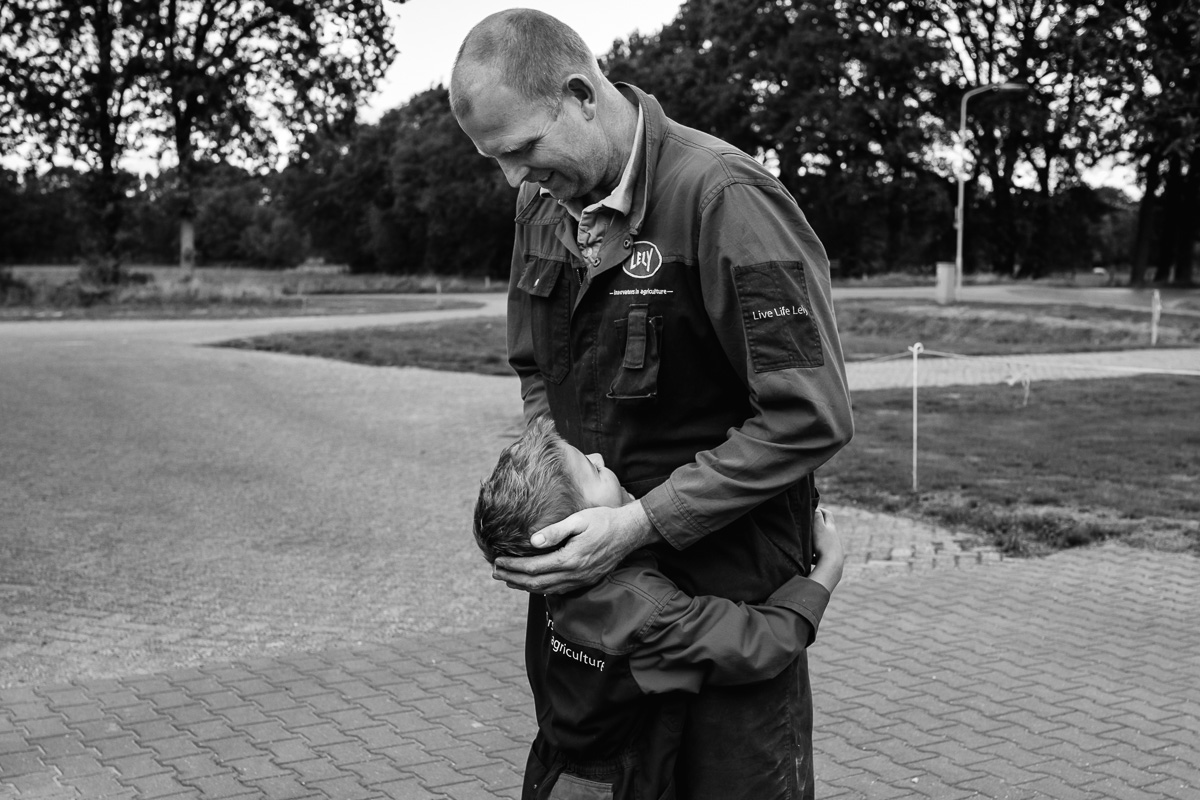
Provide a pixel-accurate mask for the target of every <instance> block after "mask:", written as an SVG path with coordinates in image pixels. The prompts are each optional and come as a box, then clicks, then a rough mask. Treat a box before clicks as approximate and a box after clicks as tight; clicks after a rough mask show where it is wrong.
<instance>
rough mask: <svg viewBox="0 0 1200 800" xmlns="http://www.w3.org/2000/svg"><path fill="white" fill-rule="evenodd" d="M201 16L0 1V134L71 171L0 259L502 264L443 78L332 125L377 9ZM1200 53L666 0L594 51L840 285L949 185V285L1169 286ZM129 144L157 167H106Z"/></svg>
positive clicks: (51, 175)
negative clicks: (1079, 276)
mask: <svg viewBox="0 0 1200 800" xmlns="http://www.w3.org/2000/svg"><path fill="white" fill-rule="evenodd" d="M217 3H218V0H127V1H126V2H115V0H109V1H108V2H105V3H98V2H95V1H94V0H93V1H92V2H82V3H65V2H60V1H58V0H15V1H14V2H11V3H8V4H6V5H3V6H0V44H3V45H4V47H2V48H0V140H3V141H2V142H0V144H4V145H7V146H9V147H19V148H22V149H23V151H24V152H27V153H33V152H42V153H43V154H45V153H48V152H49V151H50V150H51V149H54V148H58V150H59V151H60V152H61V151H64V150H65V152H67V153H69V154H70V155H71V156H72V157H73V158H74V159H75V160H76V162H77V168H73V169H62V168H57V169H56V170H52V171H50V172H48V173H44V174H42V175H38V174H36V173H34V172H29V173H25V174H20V175H18V174H16V173H13V172H10V171H4V172H3V173H0V178H2V180H0V220H3V222H2V223H0V262H8V263H13V262H17V261H30V260H33V261H64V260H71V259H76V258H80V257H88V256H89V254H94V253H102V254H105V259H103V260H104V261H105V262H106V263H115V260H116V259H118V258H132V259H134V260H146V259H150V260H154V261H162V260H166V259H170V258H171V257H172V256H171V253H172V251H173V250H178V249H179V247H180V244H179V243H180V242H181V241H187V239H186V236H185V235H184V234H185V233H186V230H191V229H192V228H191V227H190V226H193V225H194V229H195V231H196V232H197V233H198V236H199V239H198V243H197V246H196V248H195V253H194V255H195V258H196V259H198V260H199V262H200V263H207V264H212V263H254V264H260V265H271V266H280V267H286V266H290V265H294V264H296V263H299V262H300V261H303V260H304V259H305V258H310V257H317V258H324V259H325V260H326V261H329V262H334V263H343V264H349V265H351V267H352V268H353V269H355V270H356V271H362V272H367V271H386V272H389V273H396V274H399V273H415V272H438V273H442V274H461V275H487V276H490V277H494V278H500V277H502V276H503V275H504V274H505V272H506V270H507V260H508V254H509V250H510V244H511V219H512V207H511V204H512V198H513V193H512V190H511V189H509V188H508V187H507V186H506V184H505V182H504V180H503V178H502V176H501V174H500V172H499V170H497V169H496V168H495V167H494V165H491V164H489V162H487V160H485V159H481V158H479V157H478V155H477V154H476V153H475V151H474V149H473V148H472V146H471V144H470V142H469V140H468V139H467V138H466V137H465V136H464V135H462V134H461V132H460V131H459V130H458V128H457V125H456V124H455V122H454V119H453V117H452V115H451V114H450V112H449V109H448V106H447V104H446V98H445V90H444V89H443V88H441V87H438V88H436V89H431V90H429V91H427V92H423V93H421V94H419V95H417V96H415V97H413V98H412V99H411V100H410V101H409V102H407V103H406V104H404V105H403V106H401V107H400V108H397V109H394V110H392V111H390V112H388V113H387V114H385V115H384V116H383V118H382V119H380V121H379V122H378V123H376V124H371V125H362V124H357V123H356V122H355V119H354V106H355V103H356V102H357V101H358V100H359V99H361V96H362V94H363V93H364V92H365V91H367V90H368V89H369V88H370V87H371V86H372V85H373V81H374V80H375V79H377V78H378V77H379V75H381V74H382V69H383V66H384V65H385V64H386V61H387V60H388V58H390V55H391V49H390V47H391V46H390V44H388V42H387V41H386V32H387V21H386V19H385V16H384V14H383V11H382V10H381V8H382V7H381V4H380V2H379V0H370V1H369V2H360V1H359V0H334V1H332V2H329V3H324V4H295V3H277V2H274V0H271V1H270V2H268V0H233V1H232V2H226V3H224V4H223V5H221V9H222V10H223V11H228V13H222V14H216V13H214V12H215V10H216V8H217ZM35 12H36V13H35ZM135 28H136V29H135ZM105 37H107V38H105ZM330 37H332V38H330ZM1197 37H1200V6H1197V4H1196V3H1195V2H1194V0H1119V1H1118V2H1101V1H1100V0H1089V2H1081V3H1071V2H1065V0H989V2H986V3H976V4H963V3H957V2H951V0H861V1H855V2H851V0H689V2H686V3H684V4H683V5H682V6H681V7H680V9H679V12H678V14H677V16H676V18H675V19H674V20H672V22H671V23H669V24H668V25H666V26H664V27H663V28H662V29H661V30H659V31H657V32H653V33H649V34H639V33H635V34H633V35H631V36H630V37H629V38H628V39H626V40H618V41H617V42H614V45H613V48H612V50H611V51H610V52H609V53H608V54H607V55H606V56H605V57H604V58H603V59H602V61H603V64H604V67H605V68H606V69H607V70H608V72H609V74H610V76H611V77H613V78H614V79H616V80H626V81H630V82H632V83H635V84H637V85H639V86H640V87H641V88H643V89H646V90H648V91H650V92H652V93H654V94H655V96H656V97H658V98H659V100H660V102H662V103H663V105H664V107H665V108H666V110H667V112H668V114H670V115H671V116H672V117H673V118H674V119H676V120H678V121H680V122H682V123H684V124H688V125H691V126H694V127H696V128H699V129H702V130H705V131H709V132H712V133H714V134H716V135H717V136H720V137H722V138H724V139H726V140H728V141H730V142H731V143H733V144H735V145H737V146H738V147H741V148H742V149H744V150H745V151H747V152H749V153H751V154H752V155H755V156H756V157H759V158H761V159H762V160H763V161H764V162H765V163H766V164H768V166H770V167H771V168H773V169H776V170H777V171H778V174H779V175H780V178H781V180H782V181H783V182H784V183H785V185H787V187H788V188H789V189H790V191H791V192H792V193H793V194H794V195H795V196H796V198H797V200H798V201H799V203H800V205H801V207H802V208H803V209H804V211H805V213H806V215H807V216H808V218H809V220H810V222H811V223H812V224H813V227H814V228H815V229H816V231H817V233H818V235H819V236H820V237H821V239H822V242H823V243H824V245H825V246H826V249H827V250H828V252H829V254H830V256H831V259H832V261H833V264H834V267H835V274H836V275H839V276H861V275H869V274H876V273H879V272H883V271H892V270H905V271H909V272H914V273H917V272H926V273H928V272H932V268H933V264H934V263H935V262H937V261H948V260H951V259H952V258H953V255H954V251H955V230H954V225H953V218H954V206H955V204H956V199H957V198H956V196H955V191H956V186H955V182H956V178H957V174H958V170H959V169H960V168H962V169H964V170H965V175H966V176H967V181H966V184H965V188H966V203H965V205H966V222H967V224H966V226H965V233H966V236H965V242H964V260H965V266H966V268H967V270H968V271H969V272H970V271H984V270H988V271H994V272H996V273H999V274H1001V275H1006V276H1007V275H1016V276H1018V277H1038V276H1042V275H1045V274H1047V273H1048V272H1049V271H1070V272H1080V271H1088V270H1089V269H1090V268H1091V267H1092V266H1093V265H1096V264H1105V265H1111V264H1118V263H1121V264H1123V263H1125V262H1127V261H1132V263H1133V270H1132V273H1131V274H1132V278H1131V280H1132V281H1133V282H1135V283H1136V282H1141V281H1144V280H1146V279H1148V278H1151V276H1149V275H1148V274H1147V269H1148V265H1150V264H1157V266H1158V270H1157V272H1156V273H1155V274H1154V275H1153V276H1152V279H1155V280H1160V281H1162V280H1166V279H1167V278H1171V279H1172V280H1173V281H1175V282H1176V283H1179V284H1187V283H1188V282H1189V281H1190V280H1191V270H1192V262H1193V260H1194V256H1193V248H1194V240H1195V233H1196V231H1197V230H1198V229H1200V224H1198V223H1200V163H1196V162H1197V161H1198V160H1200V149H1197V148H1196V147H1195V140H1196V120H1197V119H1200V84H1198V81H1200V77H1198V76H1200V70H1197V69H1196V63H1195V53H1196V52H1200V39H1198V38H1197ZM104 42H107V43H108V44H107V45H104ZM102 45H103V46H102ZM105 54H107V56H106V55H105ZM106 65H107V66H106ZM5 66H7V70H5V69H3V68H4V67H5ZM1001 81H1016V82H1018V83H1019V84H1020V85H1022V86H1024V87H1026V89H1025V91H1021V92H1003V93H997V92H984V93H982V94H979V95H978V96H973V99H972V100H971V103H970V107H969V109H968V113H967V114H966V130H967V135H966V137H965V141H960V140H959V136H958V134H957V130H958V126H959V122H960V113H961V110H962V105H961V103H962V100H963V98H964V96H965V94H966V92H967V91H968V90H969V89H971V88H973V87H976V88H977V87H979V86H981V85H987V84H993V83H996V82H1001ZM285 128H286V130H287V131H288V132H289V135H290V136H291V137H292V139H293V140H294V142H295V145H294V147H291V148H290V158H289V160H288V162H287V164H286V165H285V166H283V167H282V168H281V169H279V170H278V171H276V170H275V169H272V168H271V167H272V166H274V165H276V164H278V163H279V161H278V157H279V156H280V155H281V153H282V152H283V149H287V148H282V146H281V145H280V144H279V142H278V141H277V139H276V138H275V137H274V136H273V135H271V134H272V131H273V130H281V131H282V130H284V129H285ZM146 143H149V146H150V149H151V150H152V151H154V150H157V151H172V152H174V153H175V154H176V156H177V158H176V162H177V163H176V164H175V165H174V166H171V167H169V168H166V169H163V170H162V171H161V173H160V174H158V175H154V176H140V177H139V176H133V175H129V174H127V173H124V172H122V171H121V170H119V169H117V168H116V167H115V164H116V161H115V160H114V159H116V158H118V157H119V156H120V154H122V153H124V152H126V151H128V150H130V149H136V147H142V146H143V145H145V144H146ZM135 146H136V147H135ZM281 148H282V149H281ZM143 149H144V148H143ZM960 153H965V154H969V155H968V156H967V157H966V158H965V159H963V161H964V162H965V163H961V164H960V163H959V158H958V155H959V154H960ZM160 155H161V152H160ZM1114 157H1115V158H1118V159H1120V158H1125V159H1127V160H1136V161H1137V162H1138V163H1140V164H1141V166H1142V169H1143V175H1144V180H1145V188H1146V197H1147V200H1146V202H1143V203H1140V204H1138V205H1134V204H1133V202H1132V201H1131V200H1129V199H1128V198H1124V197H1117V196H1114V195H1113V194H1112V193H1111V192H1106V191H1104V190H1096V189H1093V188H1091V187H1089V186H1087V185H1086V184H1085V183H1084V182H1083V180H1082V175H1083V173H1084V171H1085V170H1086V169H1087V168H1089V167H1091V166H1093V165H1095V164H1097V163H1100V162H1101V161H1102V160H1103V159H1107V158H1114ZM161 163H169V162H161ZM106 164H107V165H108V166H105V165H106ZM233 164H236V165H238V166H236V167H235V166H231V165H233ZM1135 212H1136V216H1135ZM179 220H184V221H185V222H186V223H187V225H186V226H184V227H185V228H186V230H185V231H181V232H180V233H179V234H177V233H175V232H172V231H171V230H170V227H171V226H172V225H174V224H175V223H176V222H177V221H179ZM1135 233H1136V240H1135V239H1134V238H1133V237H1134V234H1135ZM92 260H93V261H95V260H97V259H95V258H93V259H92Z"/></svg>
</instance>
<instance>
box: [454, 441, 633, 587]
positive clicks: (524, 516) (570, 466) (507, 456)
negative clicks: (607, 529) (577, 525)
mask: <svg viewBox="0 0 1200 800" xmlns="http://www.w3.org/2000/svg"><path fill="white" fill-rule="evenodd" d="M631 499H632V498H631V497H630V496H629V494H628V493H627V492H626V491H625V490H624V489H622V488H621V483H620V481H618V480H617V476H616V475H614V474H613V471H612V470H610V469H608V468H606V467H605V466H604V459H603V458H601V457H600V455H599V454H598V453H593V454H592V455H590V456H585V455H584V454H583V453H581V452H580V451H579V450H578V449H576V448H575V447H572V446H571V445H569V444H567V443H566V442H565V441H563V439H562V437H560V436H559V435H558V433H557V432H556V431H555V430H554V423H552V422H551V421H550V420H549V418H547V417H541V418H539V419H536V420H534V421H533V422H532V423H531V424H530V425H529V427H528V428H527V429H526V430H525V433H523V434H522V435H521V438H520V439H517V441H515V442H513V443H512V444H510V445H509V446H508V447H506V448H504V451H503V452H501V453H500V460H499V461H498V462H497V464H496V469H495V470H493V472H492V475H491V477H489V478H488V479H487V480H486V481H484V482H483V485H482V486H481V487H480V489H479V499H478V501H476V503H475V541H476V542H477V543H478V544H479V549H480V550H482V551H483V555H484V557H485V558H487V560H488V562H489V563H490V562H493V561H495V560H496V557H497V556H528V555H537V554H539V553H545V552H546V549H545V548H540V547H534V546H533V545H532V544H530V543H529V537H530V536H531V535H532V534H534V533H536V532H538V531H539V530H541V529H542V528H544V527H546V526H547V525H552V524H554V523H555V522H558V521H559V520H562V519H566V518H567V517H569V516H571V515H572V514H574V513H575V512H576V511H579V510H581V509H584V508H590V507H592V506H620V505H624V504H625V503H627V502H629V501H630V500H631Z"/></svg>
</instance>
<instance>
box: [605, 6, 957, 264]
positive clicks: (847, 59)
mask: <svg viewBox="0 0 1200 800" xmlns="http://www.w3.org/2000/svg"><path fill="white" fill-rule="evenodd" d="M934 30H935V28H934V26H933V24H932V16H931V13H930V11H929V9H928V8H927V4H925V3H922V2H907V3H906V2H896V1H895V0H866V1H865V2H850V0H833V1H832V2H825V1H822V0H791V1H790V2H788V1H782V2H781V1H779V0H692V1H691V2H688V3H685V4H684V6H683V7H682V8H681V9H680V12H679V14H678V16H677V17H676V18H675V20H674V21H673V22H672V23H671V24H669V25H668V26H666V27H664V28H663V29H662V30H661V31H660V32H659V33H657V34H655V35H653V36H641V35H636V36H632V37H630V39H629V40H628V41H626V42H617V43H615V44H614V48H613V50H612V52H611V53H610V54H609V56H608V57H607V59H606V67H607V69H608V71H609V74H610V76H611V77H613V78H615V79H618V80H628V81H630V82H633V83H637V84H640V85H642V86H643V87H644V88H646V89H648V90H650V91H653V92H655V93H656V94H658V95H659V96H660V99H661V100H662V102H663V104H664V107H665V108H666V110H667V112H668V114H670V115H671V116H672V117H674V118H675V119H677V120H679V121H680V122H683V123H685V124H688V125H691V126H693V127H697V128H700V129H703V130H706V131H709V132H711V133H713V134H715V135H717V136H720V137H721V138H723V139H725V140H726V141H728V142H730V143H731V144H733V145H735V146H737V147H740V148H741V149H743V150H745V151H746V152H748V153H750V154H751V155H756V156H758V157H760V158H762V159H763V160H764V161H766V162H768V163H771V164H773V165H775V166H777V168H778V172H779V177H780V180H781V181H782V182H783V183H784V185H785V186H787V187H788V188H789V189H790V190H791V191H792V192H793V194H795V195H796V196H797V199H798V200H799V201H800V203H801V206H802V207H804V209H805V212H806V214H808V216H809V218H810V220H811V221H812V223H813V226H814V228H816V230H817V231H818V232H819V233H820V234H821V237H822V240H823V241H824V242H825V244H826V247H827V248H829V251H830V253H831V255H833V256H834V257H835V258H837V259H839V260H840V261H841V262H842V266H843V268H845V269H847V270H848V271H855V272H857V271H863V270H868V269H873V268H877V267H886V268H890V267H895V266H898V265H900V264H901V263H902V262H903V261H908V263H922V262H926V263H927V262H929V261H932V260H933V259H932V258H931V257H930V256H931V252H930V249H931V247H932V246H933V244H934V240H935V237H932V236H929V235H928V234H922V233H918V231H917V227H916V226H913V225H909V224H908V222H909V213H908V209H909V208H917V207H920V208H922V209H925V208H932V207H936V206H943V207H945V208H944V210H946V209H948V206H947V205H946V203H945V200H944V198H943V197H942V196H941V195H942V194H943V192H942V190H941V189H940V188H939V187H938V184H937V181H934V180H930V178H931V177H932V175H931V172H930V169H929V166H928V164H927V156H926V153H927V152H928V150H929V148H930V146H931V144H932V143H933V141H935V138H934V137H935V136H936V135H937V129H938V125H937V118H936V116H935V115H931V114H930V113H929V111H928V109H929V107H930V106H931V104H932V102H933V100H934V99H935V97H936V92H937V90H938V88H939V86H940V83H939V81H938V75H939V71H938V65H939V64H940V62H941V61H942V60H943V59H944V58H945V56H946V53H945V50H944V47H945V45H944V42H942V41H939V40H938V39H937V38H936V37H934V36H932V35H931V34H932V32H934ZM931 123H932V124H931ZM913 237H917V238H919V239H921V240H922V241H921V242H920V243H915V242H914V241H913ZM910 259H911V260H910Z"/></svg>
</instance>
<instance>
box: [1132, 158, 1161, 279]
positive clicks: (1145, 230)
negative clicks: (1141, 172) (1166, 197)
mask: <svg viewBox="0 0 1200 800" xmlns="http://www.w3.org/2000/svg"><path fill="white" fill-rule="evenodd" d="M1161 166H1162V154H1161V153H1157V152H1156V153H1152V154H1151V155H1150V163H1148V164H1147V165H1146V171H1145V175H1146V191H1145V192H1144V193H1143V194H1142V202H1141V203H1139V204H1138V217H1137V234H1136V236H1135V238H1134V245H1133V259H1132V264H1131V265H1130V270H1129V285H1130V286H1144V285H1145V284H1146V265H1147V264H1148V263H1149V261H1150V246H1151V244H1152V243H1153V241H1154V219H1155V214H1154V210H1155V207H1156V205H1157V204H1158V198H1157V197H1156V195H1157V194H1158V184H1159V183H1160V182H1161V180H1162V175H1161V173H1160V170H1159V168H1160V167H1161Z"/></svg>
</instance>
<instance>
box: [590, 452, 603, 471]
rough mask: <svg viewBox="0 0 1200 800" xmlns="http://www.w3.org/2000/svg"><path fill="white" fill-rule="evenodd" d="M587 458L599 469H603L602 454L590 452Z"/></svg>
mask: <svg viewBox="0 0 1200 800" xmlns="http://www.w3.org/2000/svg"><path fill="white" fill-rule="evenodd" d="M588 459H590V460H591V462H592V463H593V464H595V465H596V466H597V467H599V468H600V469H604V456H602V455H600V454H599V453H592V454H591V455H589V456H588Z"/></svg>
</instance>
